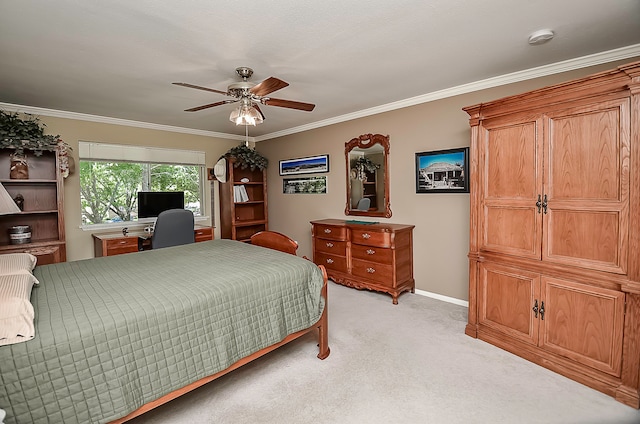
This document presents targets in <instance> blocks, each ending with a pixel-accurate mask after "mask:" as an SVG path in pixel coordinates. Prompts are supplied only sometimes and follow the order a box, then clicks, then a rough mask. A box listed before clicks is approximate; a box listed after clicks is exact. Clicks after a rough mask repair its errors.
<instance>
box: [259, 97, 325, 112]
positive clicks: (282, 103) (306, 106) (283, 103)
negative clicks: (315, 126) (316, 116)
mask: <svg viewBox="0 0 640 424" xmlns="http://www.w3.org/2000/svg"><path fill="white" fill-rule="evenodd" d="M263 103H264V104H265V105H269V106H279V107H288V108H290V109H298V110H304V111H307V112H311V111H312V110H313V108H314V107H316V105H314V104H311V103H302V102H295V101H293V100H283V99H273V98H267V99H264V100H263Z"/></svg>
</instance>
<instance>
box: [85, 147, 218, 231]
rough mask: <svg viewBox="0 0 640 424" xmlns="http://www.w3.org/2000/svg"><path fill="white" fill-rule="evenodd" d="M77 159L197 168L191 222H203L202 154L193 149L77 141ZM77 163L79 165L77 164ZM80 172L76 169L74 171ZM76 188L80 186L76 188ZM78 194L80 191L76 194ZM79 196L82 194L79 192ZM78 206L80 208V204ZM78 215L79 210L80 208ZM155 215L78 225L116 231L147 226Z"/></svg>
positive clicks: (153, 219)
mask: <svg viewBox="0 0 640 424" xmlns="http://www.w3.org/2000/svg"><path fill="white" fill-rule="evenodd" d="M78 150H79V161H93V162H98V161H101V162H122V163H152V164H164V165H178V166H180V165H183V166H197V167H198V168H199V172H198V174H199V181H200V183H199V192H200V215H199V216H195V217H194V218H195V221H196V222H199V221H206V220H207V219H208V218H209V217H208V215H207V213H208V212H209V208H208V207H207V202H206V187H205V185H206V181H207V175H206V165H205V153H204V152H202V151H195V150H183V149H167V148H158V147H146V146H133V145H125V144H109V143H96V142H87V141H79V143H78ZM78 165H79V164H78ZM78 172H80V171H78ZM79 188H80V187H79ZM78 194H80V193H78ZM80 197H82V195H81V194H80ZM81 209H82V207H81ZM80 214H81V216H82V210H81V211H80ZM155 220H156V218H141V219H138V220H136V221H117V222H101V223H98V224H84V223H83V224H80V228H81V229H82V230H90V231H94V230H109V229H113V230H117V229H122V228H125V227H127V228H128V227H133V228H136V227H147V226H149V225H150V224H153V223H154V222H155Z"/></svg>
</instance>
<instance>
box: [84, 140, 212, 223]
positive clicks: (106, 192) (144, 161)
mask: <svg viewBox="0 0 640 424" xmlns="http://www.w3.org/2000/svg"><path fill="white" fill-rule="evenodd" d="M125 158H126V159H125ZM203 187H204V153H202V152H192V151H183V150H171V149H157V148H145V147H135V146H122V145H108V144H102V143H87V142H80V202H81V209H82V210H81V213H82V223H83V225H92V224H108V223H113V222H122V221H125V222H128V221H137V219H138V217H137V213H138V205H137V200H138V192H139V191H183V192H184V201H185V209H189V210H191V211H192V212H193V213H194V215H196V216H199V215H203V211H202V208H201V205H203V204H204V202H203V199H204V193H203Z"/></svg>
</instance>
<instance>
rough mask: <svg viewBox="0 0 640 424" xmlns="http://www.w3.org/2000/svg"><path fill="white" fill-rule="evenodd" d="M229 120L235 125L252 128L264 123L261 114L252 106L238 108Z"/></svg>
mask: <svg viewBox="0 0 640 424" xmlns="http://www.w3.org/2000/svg"><path fill="white" fill-rule="evenodd" d="M229 120H230V121H231V122H233V123H234V124H236V125H251V126H254V127H255V126H256V125H258V124H262V121H264V119H263V118H262V114H260V112H258V110H257V109H256V108H255V107H253V106H252V105H241V106H238V107H237V108H235V109H234V110H233V111H232V112H231V115H230V116H229Z"/></svg>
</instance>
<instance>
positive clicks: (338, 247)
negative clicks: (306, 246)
mask: <svg viewBox="0 0 640 424" xmlns="http://www.w3.org/2000/svg"><path fill="white" fill-rule="evenodd" d="M313 248H314V249H315V250H316V251H317V252H324V253H330V254H332V255H340V256H346V255H347V242H346V241H339V240H331V239H315V241H314V246H313Z"/></svg>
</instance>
